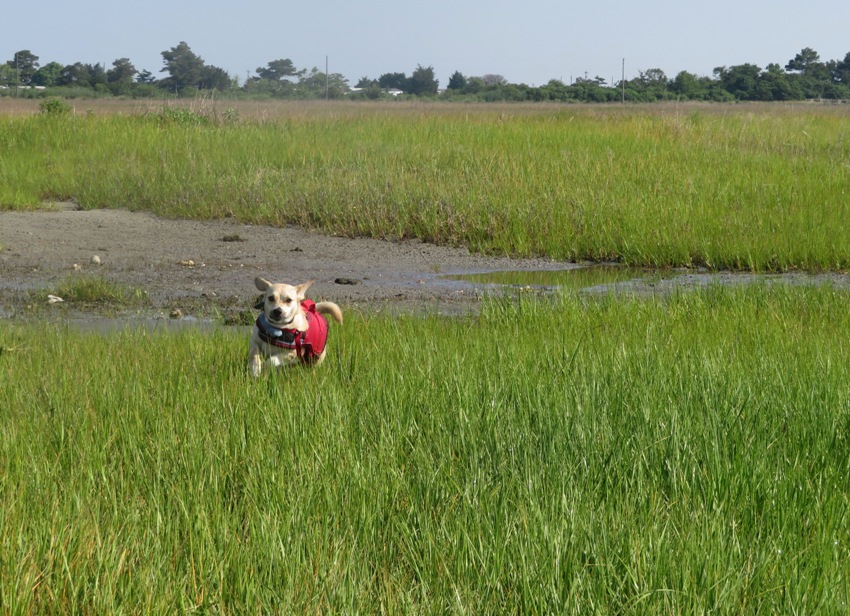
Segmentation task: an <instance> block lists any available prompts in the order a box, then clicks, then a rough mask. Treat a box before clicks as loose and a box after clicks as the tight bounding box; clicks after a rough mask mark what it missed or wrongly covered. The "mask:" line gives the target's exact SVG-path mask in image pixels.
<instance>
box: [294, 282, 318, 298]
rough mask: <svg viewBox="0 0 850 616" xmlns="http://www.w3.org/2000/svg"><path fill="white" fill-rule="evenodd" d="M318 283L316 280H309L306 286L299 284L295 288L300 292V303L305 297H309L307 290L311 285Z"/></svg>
mask: <svg viewBox="0 0 850 616" xmlns="http://www.w3.org/2000/svg"><path fill="white" fill-rule="evenodd" d="M314 282H316V281H315V280H308V281H307V282H305V283H304V284H299V285H298V286H297V287H295V290H296V291H297V292H298V301H299V302H300V301H301V300H303V299H304V298H305V297H307V289H309V288H310V285H311V284H313V283H314Z"/></svg>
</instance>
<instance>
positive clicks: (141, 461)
mask: <svg viewBox="0 0 850 616" xmlns="http://www.w3.org/2000/svg"><path fill="white" fill-rule="evenodd" d="M848 300H850V297H848V295H847V294H846V293H841V292H837V291H834V290H832V289H830V288H829V287H821V288H814V289H812V288H792V287H783V286H774V287H761V286H756V287H751V288H746V289H724V288H709V289H706V290H702V291H697V292H693V293H687V294H681V295H676V296H674V297H672V298H670V299H667V300H662V299H625V298H605V299H601V300H592V301H589V300H587V299H582V298H580V297H578V296H575V295H572V294H567V295H565V296H564V297H563V298H562V299H559V300H557V301H555V302H543V301H539V300H537V299H533V298H528V297H522V298H517V299H516V300H504V301H494V302H491V303H487V304H486V305H485V307H484V310H483V312H482V313H481V314H480V315H478V316H470V317H466V318H454V319H451V320H448V321H446V320H445V319H441V318H438V317H436V316H430V317H424V318H423V317H418V318H417V317H400V318H399V317H397V318H391V317H383V316H374V315H373V316H368V317H366V316H362V315H357V314H355V313H351V314H350V315H349V319H348V321H347V322H346V324H345V325H344V326H342V327H338V328H335V329H334V331H333V339H332V345H333V348H332V351H331V355H332V356H331V357H330V358H329V360H328V362H327V363H326V364H325V365H324V366H323V367H322V368H321V369H319V370H315V371H309V370H293V371H290V372H287V373H285V374H277V375H271V376H268V377H263V378H261V379H260V380H259V381H256V382H255V381H252V380H250V378H249V377H247V376H246V374H245V372H246V370H245V367H244V361H245V353H246V345H247V335H246V334H245V332H244V331H243V330H232V329H220V330H217V331H216V332H215V333H212V334H210V333H208V332H198V331H193V332H186V333H183V334H180V335H174V334H171V335H166V334H156V333H153V334H151V333H144V332H141V333H132V332H125V333H122V334H110V335H98V334H92V333H80V332H79V331H74V330H71V329H65V328H62V327H61V326H49V325H40V326H38V327H36V326H33V325H28V326H22V325H15V324H11V323H8V322H5V323H3V322H0V347H2V353H0V409H3V410H2V429H0V500H2V502H3V507H2V508H0V611H2V612H6V613H11V614H24V613H73V612H76V613H119V612H124V613H126V612H129V613H136V612H143V613H150V612H156V613H174V612H175V611H199V612H202V613H248V612H251V613H311V612H319V613H356V612H360V613H377V612H384V613H446V612H449V613H477V614H480V613H575V614H587V613H623V612H628V613H648V614H671V613H678V614H695V613H707V612H710V611H712V612H718V613H822V614H834V613H843V612H846V610H847V602H848V600H850V577H848V576H849V575H850V565H848V563H850V503H849V502H848V498H849V497H848V494H850V485H848V477H850V454H848V452H850V342H848V337H847V332H848V330H850V315H848V311H847V304H848Z"/></svg>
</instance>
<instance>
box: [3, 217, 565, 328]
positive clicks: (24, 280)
mask: <svg viewBox="0 0 850 616" xmlns="http://www.w3.org/2000/svg"><path fill="white" fill-rule="evenodd" d="M95 257H97V259H94V258H95ZM93 259H94V260H99V261H100V263H99V264H98V263H94V262H93ZM562 265H563V264H562ZM557 266H558V264H555V263H553V262H551V261H546V260H542V259H541V260H534V259H529V260H514V259H507V258H498V257H488V256H482V255H474V254H470V253H469V252H468V251H467V250H465V249H457V248H449V247H439V246H434V245H430V244H426V243H422V242H419V241H404V242H387V241H381V240H373V239H351V238H342V237H328V236H324V235H320V234H317V233H312V232H308V231H305V230H303V229H300V228H282V229H281V228H272V227H262V226H249V225H244V224H241V223H237V222H235V221H233V220H220V221H213V222H208V221H204V222H201V221H187V220H165V219H162V218H158V217H156V216H153V215H151V214H148V213H142V212H129V211H126V210H89V211H82V210H79V209H78V208H76V207H75V206H74V205H73V204H70V203H63V204H56V205H53V206H51V207H49V208H46V209H44V210H40V211H36V212H0V316H3V317H5V318H27V315H28V313H29V312H30V311H31V309H32V308H33V306H34V305H38V306H40V305H41V304H45V305H46V304H47V295H48V294H56V291H55V290H56V289H57V288H58V287H59V285H61V284H62V283H63V282H66V281H67V280H68V279H69V278H71V277H73V276H80V275H84V274H91V275H96V276H98V277H102V278H104V279H106V280H109V281H111V282H118V283H123V284H125V285H128V286H130V287H135V288H139V289H142V290H144V291H145V292H146V293H147V295H148V298H149V301H148V302H146V305H144V306H138V307H129V308H124V310H130V311H135V312H136V313H137V314H139V315H140V316H162V315H171V314H172V313H173V314H174V315H178V314H183V315H185V316H189V315H197V316H200V317H205V316H209V315H210V314H218V315H222V316H224V317H225V319H227V318H228V317H233V316H234V315H237V316H238V315H239V314H240V312H242V311H245V310H246V309H250V306H251V304H252V303H253V302H252V300H253V298H254V297H255V296H256V295H257V292H256V290H255V288H254V282H253V281H254V277H255V276H263V277H265V278H267V279H270V280H273V281H276V282H290V283H300V282H304V281H306V280H310V279H314V280H315V283H314V284H313V286H312V287H311V289H310V292H309V295H310V296H311V297H312V298H314V299H316V300H319V299H328V300H332V301H336V302H337V303H339V304H341V305H349V306H351V305H356V306H360V307H363V308H364V309H366V310H371V309H374V310H394V311H415V310H419V309H429V310H439V311H441V312H446V313H457V312H465V311H468V310H472V309H474V307H475V305H476V304H477V303H478V302H479V300H480V296H481V294H482V292H483V291H482V289H481V288H476V287H475V286H474V285H471V284H466V283H459V282H451V281H446V280H444V279H442V278H441V276H443V275H446V274H453V273H466V272H486V271H498V270H504V269H529V270H536V269H545V268H553V267H557ZM54 306H55V307H51V308H50V309H49V310H50V311H53V313H55V314H57V315H62V314H66V315H67V314H68V311H69V310H76V311H82V312H84V313H86V312H93V313H94V314H96V313H97V311H98V308H97V307H93V306H86V307H80V306H76V307H69V306H68V305H67V304H56V305H54ZM108 309H109V310H114V307H113V308H108ZM178 311H179V312H178ZM38 312H39V313H40V314H43V313H44V311H43V310H39V311H38ZM243 316H244V312H243Z"/></svg>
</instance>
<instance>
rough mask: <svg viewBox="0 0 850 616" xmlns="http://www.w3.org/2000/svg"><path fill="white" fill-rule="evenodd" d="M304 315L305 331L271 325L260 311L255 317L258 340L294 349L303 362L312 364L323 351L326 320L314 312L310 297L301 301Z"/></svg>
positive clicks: (326, 332)
mask: <svg viewBox="0 0 850 616" xmlns="http://www.w3.org/2000/svg"><path fill="white" fill-rule="evenodd" d="M301 308H302V309H303V310H304V316H305V317H307V324H308V327H307V331H305V332H301V331H298V330H297V329H278V328H276V327H272V326H271V325H270V324H269V323H268V322H267V321H266V320H265V319H264V318H263V317H264V314H263V313H260V316H258V317H257V323H256V325H257V330H258V332H259V335H260V340H262V341H263V342H265V343H267V344H270V345H272V346H276V347H279V348H281V349H295V350H296V352H297V353H298V359H300V360H301V361H302V362H303V363H305V364H312V363H313V362H314V361H316V360H317V359H318V358H319V357H320V356H321V354H322V352H324V350H325V344H326V343H327V341H328V321H327V319H325V317H324V316H322V315H321V314H319V313H318V312H316V304H315V302H314V301H313V300H311V299H305V300H304V301H302V302H301Z"/></svg>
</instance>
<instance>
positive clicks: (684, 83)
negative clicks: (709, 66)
mask: <svg viewBox="0 0 850 616" xmlns="http://www.w3.org/2000/svg"><path fill="white" fill-rule="evenodd" d="M669 88H670V91H671V92H672V93H673V94H675V95H677V96H681V97H682V98H686V99H688V100H702V99H704V98H705V95H706V92H707V88H706V84H705V82H704V80H701V79H700V78H699V77H697V76H696V75H694V74H693V73H689V72H687V71H681V72H680V73H679V74H678V75H676V76H675V77H674V78H673V79H672V80H671V81H670V85H669Z"/></svg>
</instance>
